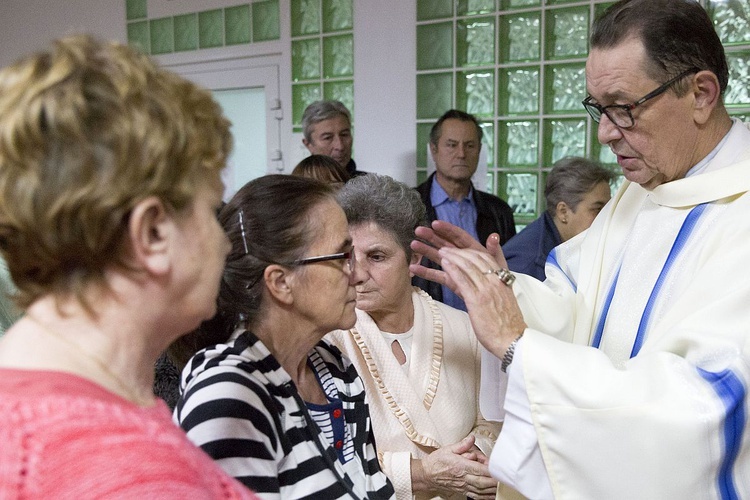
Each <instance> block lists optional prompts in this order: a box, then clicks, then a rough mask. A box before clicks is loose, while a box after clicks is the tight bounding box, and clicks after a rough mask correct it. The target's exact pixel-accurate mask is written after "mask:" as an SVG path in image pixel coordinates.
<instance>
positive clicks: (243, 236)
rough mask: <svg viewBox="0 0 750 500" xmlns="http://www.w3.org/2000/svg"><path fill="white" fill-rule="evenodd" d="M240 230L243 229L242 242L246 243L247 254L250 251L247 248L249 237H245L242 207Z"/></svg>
mask: <svg viewBox="0 0 750 500" xmlns="http://www.w3.org/2000/svg"><path fill="white" fill-rule="evenodd" d="M240 230H241V231H242V244H243V245H245V255H247V254H248V253H250V252H249V251H248V249H247V238H245V221H244V220H243V218H242V209H240Z"/></svg>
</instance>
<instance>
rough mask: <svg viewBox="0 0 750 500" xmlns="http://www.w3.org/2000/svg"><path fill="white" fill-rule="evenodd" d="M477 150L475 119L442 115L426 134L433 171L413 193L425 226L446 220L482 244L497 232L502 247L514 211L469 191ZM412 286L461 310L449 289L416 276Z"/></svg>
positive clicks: (454, 113)
mask: <svg viewBox="0 0 750 500" xmlns="http://www.w3.org/2000/svg"><path fill="white" fill-rule="evenodd" d="M481 149H482V127H480V126H479V122H478V121H477V119H476V118H475V117H474V116H473V115H470V114H469V113H466V112H464V111H460V110H457V109H451V110H449V111H447V112H446V113H445V114H443V116H441V117H440V118H439V119H438V121H437V122H435V125H433V126H432V130H431V131H430V152H431V153H432V159H433V160H434V161H435V173H433V174H432V175H430V177H429V178H428V179H427V180H426V181H425V182H423V183H422V184H420V185H419V186H417V191H418V192H419V194H420V196H421V197H422V201H423V202H424V204H425V206H426V207H427V219H428V220H429V221H430V222H432V221H434V220H438V219H439V220H445V221H448V222H450V223H452V224H455V225H456V226H458V227H460V228H462V229H464V230H465V231H467V232H468V233H469V234H471V235H472V236H473V237H474V239H476V240H477V241H481V242H485V241H486V240H487V238H488V237H489V235H490V234H492V233H498V234H499V235H500V238H501V240H502V242H503V243H504V242H505V241H507V240H508V239H509V238H510V237H511V236H513V235H514V234H516V226H515V223H514V222H513V210H512V209H511V208H510V206H508V204H507V203H506V202H505V201H503V200H501V199H500V198H498V197H497V196H495V195H492V194H489V193H485V192H482V191H478V190H476V189H474V186H473V185H472V183H471V176H472V175H474V172H476V171H477V165H478V164H479V152H480V151H481ZM424 262H425V263H426V265H434V264H432V263H430V262H428V261H426V260H425V261H424ZM438 268H439V267H438ZM412 283H413V284H414V285H416V286H418V287H420V288H422V289H423V290H425V291H426V292H427V293H429V294H430V295H431V296H432V298H433V299H435V300H439V301H441V302H444V303H446V304H448V305H450V306H453V307H455V308H457V309H462V310H464V311H465V310H466V305H465V304H464V302H463V300H461V298H460V297H458V296H457V295H456V294H455V293H453V291H452V290H451V289H450V288H448V287H445V286H440V285H439V284H437V283H433V282H431V281H427V280H424V279H421V278H419V277H415V278H414V280H413V281H412Z"/></svg>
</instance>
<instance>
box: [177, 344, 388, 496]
mask: <svg viewBox="0 0 750 500" xmlns="http://www.w3.org/2000/svg"><path fill="white" fill-rule="evenodd" d="M318 360H320V361H322V362H323V364H324V366H325V368H326V370H327V371H328V373H329V374H330V380H331V381H332V382H333V384H334V386H335V388H336V390H337V392H338V397H337V398H335V399H336V400H338V401H340V404H341V409H342V411H343V421H344V422H345V425H346V428H347V429H348V432H349V434H350V436H351V441H352V447H353V451H354V453H355V455H356V458H357V461H356V462H351V461H349V463H346V464H345V463H343V462H342V460H341V459H340V458H339V453H337V448H336V447H335V442H334V443H333V444H332V443H331V441H330V440H329V439H327V438H326V436H325V434H324V433H323V432H322V431H321V430H320V428H319V427H318V425H316V424H315V422H314V421H313V419H312V418H311V416H310V413H309V411H308V409H307V407H306V405H305V403H304V401H303V400H302V398H301V397H300V396H299V394H298V392H297V390H296V387H295V386H294V383H293V382H292V380H291V378H290V377H289V375H288V374H287V373H286V371H284V369H283V368H282V367H281V366H280V365H279V363H278V362H277V361H276V359H275V358H274V357H273V355H272V354H271V353H270V352H269V351H268V349H267V348H266V346H265V345H263V343H262V342H261V341H260V340H258V339H257V337H255V336H254V335H253V334H252V333H250V332H246V331H238V332H235V334H234V335H233V336H232V340H231V341H230V342H228V343H227V344H220V345H216V346H213V347H210V348H208V349H204V350H202V351H200V352H198V353H197V354H196V355H195V356H193V358H192V359H191V360H190V362H189V363H188V365H187V366H186V367H185V371H184V372H183V380H182V387H181V389H182V395H181V397H180V400H179V401H178V403H177V407H176V408H175V420H176V421H177V423H178V424H179V425H180V426H181V427H182V428H183V429H184V430H185V432H186V433H187V435H188V438H190V440H191V441H193V442H194V443H195V444H197V445H198V446H200V447H201V448H202V449H203V450H204V451H205V452H206V453H208V454H209V455H210V456H212V457H213V458H214V460H216V461H217V463H218V464H219V465H220V466H221V467H222V468H223V469H224V470H226V471H227V472H228V473H229V474H231V475H232V476H234V477H236V478H237V479H238V480H239V481H241V482H242V483H243V484H245V485H246V486H248V487H249V488H251V489H252V490H254V491H255V492H256V493H258V494H259V496H261V497H262V498H283V499H296V498H326V499H336V498H365V497H366V498H392V497H393V496H394V491H393V487H392V485H391V483H390V482H389V481H388V479H387V478H386V476H385V474H383V472H382V471H381V470H380V465H379V464H378V459H377V453H376V450H375V440H374V436H373V433H372V429H371V422H370V415H369V411H368V409H367V402H366V399H365V391H364V386H363V384H362V381H361V380H360V378H359V376H358V375H357V372H356V370H355V369H354V367H353V366H352V365H351V364H350V363H349V362H348V361H343V360H342V358H341V353H340V352H339V351H338V349H336V348H335V347H332V346H330V345H328V344H327V343H325V342H320V343H319V344H318V345H317V346H316V347H315V348H314V349H313V351H311V361H312V362H313V364H314V363H315V361H318ZM320 361H318V362H320ZM318 373H320V372H318ZM341 451H343V450H341ZM355 464H360V466H359V468H361V469H362V474H349V473H347V471H348V470H350V467H352V466H353V465H355ZM355 481H356V484H355ZM362 483H364V484H362Z"/></svg>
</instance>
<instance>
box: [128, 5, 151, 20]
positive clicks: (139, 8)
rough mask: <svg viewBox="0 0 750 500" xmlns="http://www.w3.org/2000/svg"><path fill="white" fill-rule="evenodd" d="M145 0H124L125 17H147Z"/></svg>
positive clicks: (130, 18)
mask: <svg viewBox="0 0 750 500" xmlns="http://www.w3.org/2000/svg"><path fill="white" fill-rule="evenodd" d="M146 5H147V0H126V1H125V19H127V20H128V21H132V20H133V19H143V18H144V17H148V12H147V7H146Z"/></svg>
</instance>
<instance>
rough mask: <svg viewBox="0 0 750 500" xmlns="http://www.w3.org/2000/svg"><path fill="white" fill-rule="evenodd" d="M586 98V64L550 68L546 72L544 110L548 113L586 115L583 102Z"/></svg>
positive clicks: (561, 65)
mask: <svg viewBox="0 0 750 500" xmlns="http://www.w3.org/2000/svg"><path fill="white" fill-rule="evenodd" d="M585 98H586V68H585V64H584V63H580V64H560V65H554V66H548V67H547V68H546V71H545V85H544V109H545V111H546V112H547V113H581V114H583V113H585V111H584V109H583V105H582V104H581V101H582V100H583V99H585Z"/></svg>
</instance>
